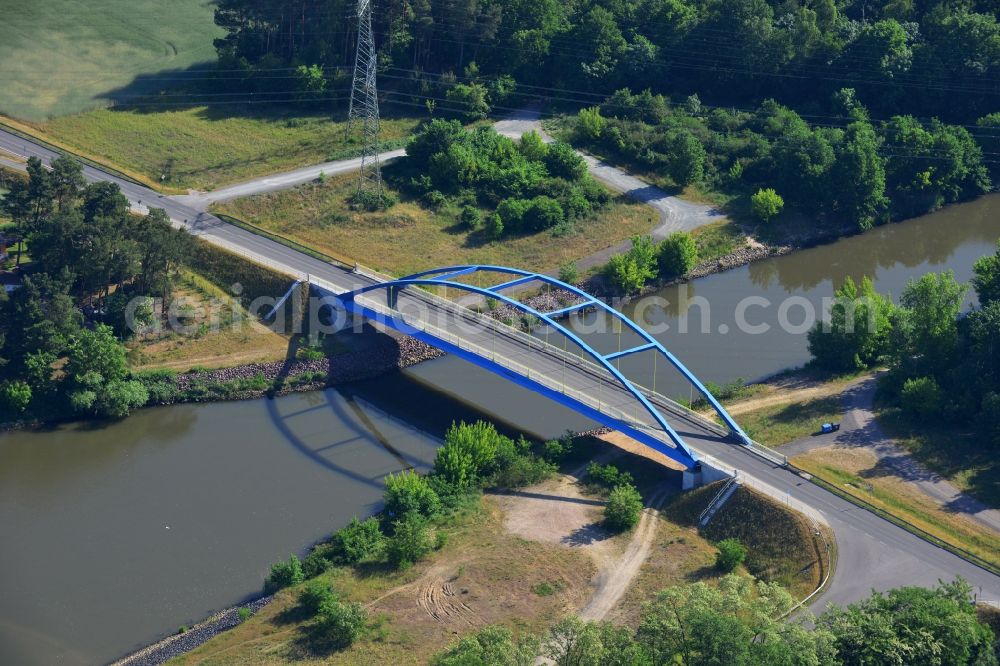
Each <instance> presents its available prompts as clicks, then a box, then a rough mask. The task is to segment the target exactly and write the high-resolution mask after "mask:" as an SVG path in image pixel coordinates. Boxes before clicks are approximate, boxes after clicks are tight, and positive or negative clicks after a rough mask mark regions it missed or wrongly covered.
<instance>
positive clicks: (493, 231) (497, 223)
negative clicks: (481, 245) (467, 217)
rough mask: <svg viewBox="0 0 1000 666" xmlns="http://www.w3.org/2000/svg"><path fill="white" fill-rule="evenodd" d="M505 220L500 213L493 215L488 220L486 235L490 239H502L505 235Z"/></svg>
mask: <svg viewBox="0 0 1000 666" xmlns="http://www.w3.org/2000/svg"><path fill="white" fill-rule="evenodd" d="M503 229H504V227H503V218H501V217H500V214H499V213H493V214H492V215H490V216H489V218H487V220H486V233H487V234H489V235H490V238H500V236H502V235H503Z"/></svg>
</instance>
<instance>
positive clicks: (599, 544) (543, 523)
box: [495, 434, 672, 621]
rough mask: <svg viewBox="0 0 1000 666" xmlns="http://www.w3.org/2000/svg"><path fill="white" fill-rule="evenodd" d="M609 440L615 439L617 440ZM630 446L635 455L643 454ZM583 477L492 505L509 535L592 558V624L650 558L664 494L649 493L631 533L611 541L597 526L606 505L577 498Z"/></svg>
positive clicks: (586, 615)
mask: <svg viewBox="0 0 1000 666" xmlns="http://www.w3.org/2000/svg"><path fill="white" fill-rule="evenodd" d="M610 437H614V438H615V439H618V437H617V436H616V434H612V435H610ZM621 439H622V440H623V444H625V443H626V441H627V442H631V440H628V438H624V437H622V438H621ZM632 444H634V446H635V448H636V451H635V452H637V453H639V452H641V451H640V450H641V449H643V448H645V447H641V446H640V445H639V444H638V443H635V442H633V443H632ZM622 448H625V447H624V446H623V447H622ZM630 448H631V447H630ZM616 453H617V452H616V451H614V450H611V451H609V453H608V454H607V455H605V456H602V458H603V459H607V458H611V457H614V456H615V455H616ZM642 453H645V452H642ZM650 453H651V454H652V455H653V456H660V455H661V454H657V453H655V452H650ZM661 457H663V458H664V460H668V459H667V458H666V457H665V456H661ZM669 462H672V461H669ZM582 474H583V468H581V469H579V470H575V472H574V474H573V475H560V476H559V477H558V478H556V479H553V480H550V481H547V482H545V483H542V484H539V485H537V486H532V487H530V488H525V489H523V490H519V491H512V492H510V493H506V494H503V495H497V496H495V499H496V502H497V504H498V505H499V506H500V508H501V510H502V511H503V512H504V527H505V528H506V529H507V531H508V532H510V533H511V534H514V535H516V536H519V537H521V538H523V539H529V540H533V541H541V542H545V543H558V544H561V545H563V546H566V547H568V548H573V549H579V550H581V551H583V552H585V553H586V554H587V555H588V556H589V557H590V558H591V560H592V561H593V563H594V565H595V566H596V567H597V574H596V575H595V576H594V578H593V579H592V581H591V584H592V585H593V591H592V593H591V595H590V598H589V599H588V600H587V602H586V603H585V604H584V606H583V609H582V610H581V611H580V616H581V617H582V618H583V619H585V620H595V621H596V620H601V619H603V618H604V617H605V616H607V615H608V613H610V612H611V610H612V609H614V608H615V606H616V605H617V604H618V602H619V601H620V600H621V598H622V597H623V596H624V594H625V592H626V591H627V590H628V588H629V586H630V585H631V583H632V580H633V579H634V578H635V576H636V575H637V574H638V573H639V569H640V567H641V566H642V564H643V562H645V561H646V558H647V557H648V556H649V552H650V549H651V546H652V544H653V540H654V538H655V536H656V529H657V522H658V521H657V520H656V517H657V509H658V508H659V507H660V505H661V504H662V502H663V500H664V498H665V497H666V496H667V494H668V492H667V490H668V489H667V487H666V486H663V487H661V488H658V489H657V490H656V491H655V492H654V493H653V495H652V497H650V498H649V500H648V501H647V508H646V509H645V510H644V511H643V514H642V517H641V518H640V519H639V524H638V525H636V527H635V529H634V530H632V532H630V533H628V534H624V535H613V534H611V533H610V532H608V531H607V530H606V529H604V527H602V526H601V520H602V516H603V509H604V502H603V501H600V500H596V499H593V498H590V497H587V496H585V495H584V494H583V493H582V492H581V487H580V483H579V480H578V477H579V476H582Z"/></svg>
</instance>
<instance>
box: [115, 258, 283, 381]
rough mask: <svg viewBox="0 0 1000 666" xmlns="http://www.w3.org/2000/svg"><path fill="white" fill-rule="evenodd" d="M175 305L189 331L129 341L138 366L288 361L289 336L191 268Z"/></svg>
mask: <svg viewBox="0 0 1000 666" xmlns="http://www.w3.org/2000/svg"><path fill="white" fill-rule="evenodd" d="M171 308H172V309H174V311H175V312H176V316H177V320H178V323H180V324H181V325H182V326H183V327H184V330H182V331H164V332H163V333H160V334H153V335H150V336H145V337H141V338H136V339H133V340H130V341H129V342H128V343H127V345H126V346H127V347H128V350H129V360H130V365H131V367H132V369H133V370H136V371H140V370H149V369H172V370H181V371H186V370H188V369H190V368H192V367H201V368H205V369H215V368H224V367H231V366H235V365H245V364H250V363H267V362H270V361H281V360H284V359H285V357H286V356H287V354H288V348H289V339H288V337H286V336H282V335H279V334H277V333H275V332H274V331H272V330H271V329H269V328H267V327H266V326H264V325H263V324H260V323H258V322H256V321H255V320H253V319H251V318H249V316H248V314H247V313H246V311H244V310H243V308H242V306H241V305H239V303H238V302H237V301H236V300H235V299H234V298H233V297H232V296H231V295H229V294H227V293H226V292H225V291H223V290H222V289H220V288H219V287H217V286H216V285H214V284H213V283H211V282H209V281H208V280H206V279H204V278H202V277H201V276H199V275H197V274H195V273H192V272H190V271H185V272H184V273H183V275H182V277H181V280H180V281H179V284H178V287H177V288H176V289H175V290H174V293H173V303H172V305H171Z"/></svg>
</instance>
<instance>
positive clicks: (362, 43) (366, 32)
mask: <svg viewBox="0 0 1000 666" xmlns="http://www.w3.org/2000/svg"><path fill="white" fill-rule="evenodd" d="M377 57H378V56H377V54H376V53H375V38H374V36H373V35H372V4H371V0H358V50H357V54H356V55H355V58H354V83H353V85H352V86H351V106H350V110H349V111H348V113H347V131H348V133H350V132H351V130H352V129H353V127H354V124H355V121H359V122H360V123H361V127H362V130H361V135H362V141H363V143H364V145H363V147H362V152H361V176H360V178H359V179H358V194H362V193H364V192H366V191H370V192H374V193H376V194H377V195H378V196H379V197H381V195H382V170H381V168H380V167H379V162H378V130H379V119H378V89H377V88H376V87H375V66H376V64H377V62H376V61H377Z"/></svg>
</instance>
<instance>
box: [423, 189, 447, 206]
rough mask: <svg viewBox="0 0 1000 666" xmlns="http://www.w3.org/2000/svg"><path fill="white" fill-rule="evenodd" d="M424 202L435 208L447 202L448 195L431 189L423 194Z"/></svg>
mask: <svg viewBox="0 0 1000 666" xmlns="http://www.w3.org/2000/svg"><path fill="white" fill-rule="evenodd" d="M424 202H425V203H426V204H427V205H428V206H430V207H431V208H433V209H434V210H437V209H438V208H441V207H442V206H444V205H445V204H446V203H448V197H446V196H445V195H444V194H443V193H442V192H440V191H439V190H431V191H430V192H427V193H426V194H424Z"/></svg>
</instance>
